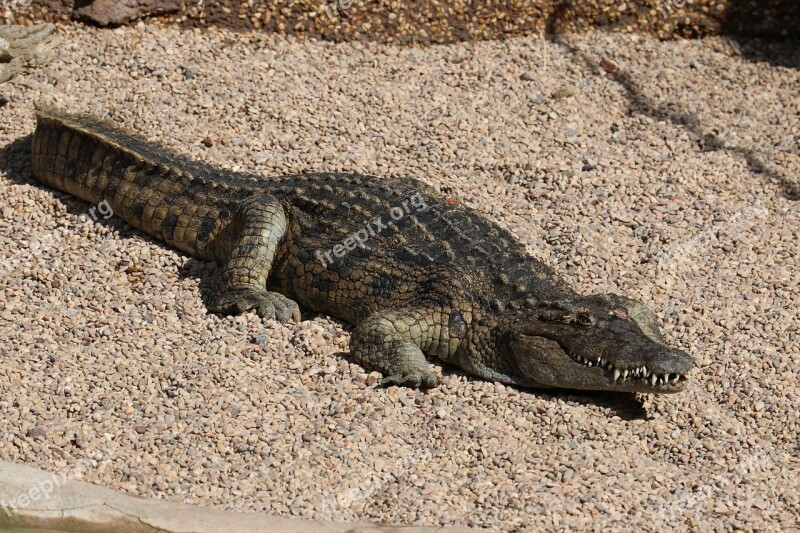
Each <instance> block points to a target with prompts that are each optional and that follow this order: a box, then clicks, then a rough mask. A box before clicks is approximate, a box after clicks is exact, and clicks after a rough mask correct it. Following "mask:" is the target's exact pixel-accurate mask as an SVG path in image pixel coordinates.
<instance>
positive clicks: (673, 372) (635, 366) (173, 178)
mask: <svg viewBox="0 0 800 533" xmlns="http://www.w3.org/2000/svg"><path fill="white" fill-rule="evenodd" d="M36 117H37V128H36V131H35V133H34V136H33V145H32V161H33V170H34V174H35V175H36V177H37V178H38V179H39V180H40V181H41V182H43V183H45V184H47V185H49V186H51V187H55V188H57V189H61V190H63V191H66V192H69V193H71V194H74V195H75V196H78V197H80V198H82V199H84V200H86V201H88V202H93V203H99V202H102V201H106V202H108V204H109V205H110V206H111V208H112V209H113V210H114V213H115V214H117V215H119V216H120V217H121V218H123V219H124V220H126V221H127V222H128V223H130V224H131V225H133V226H135V227H137V228H140V229H141V230H143V231H144V232H146V233H148V234H150V235H152V236H153V237H155V238H157V239H159V240H161V241H163V242H165V243H167V244H169V245H171V246H174V247H175V248H178V249H180V250H183V251H184V252H187V253H189V254H191V255H194V256H196V257H199V258H202V259H207V260H214V261H217V262H219V263H220V264H221V265H222V267H221V272H220V283H219V285H218V286H217V288H216V290H215V293H214V296H213V298H212V302H211V305H210V308H211V310H212V311H214V312H221V313H244V312H247V311H250V310H255V311H256V312H257V313H258V315H259V316H262V317H270V318H271V317H275V318H277V319H278V320H281V321H286V320H288V319H289V318H293V319H294V320H299V319H300V310H299V306H298V304H300V305H302V306H304V307H306V308H308V309H310V310H313V311H316V312H319V313H327V314H330V315H333V316H335V317H337V318H340V319H342V320H345V321H347V322H350V323H352V324H353V325H355V326H356V327H355V329H354V331H353V334H352V338H351V341H350V350H351V353H352V355H353V358H354V359H355V360H356V361H358V362H359V363H360V364H362V365H363V366H364V367H366V368H369V369H372V370H377V371H380V372H381V373H383V375H384V382H385V383H387V384H404V385H409V386H416V387H432V386H435V385H436V384H437V382H438V379H439V378H438V376H437V374H436V373H434V372H433V371H432V370H431V369H430V367H429V364H428V361H427V359H426V357H425V356H426V355H427V356H435V357H438V358H439V359H441V360H443V361H445V362H448V363H451V364H455V365H457V366H459V367H461V368H462V369H463V370H465V371H466V372H469V373H470V374H473V375H475V376H479V377H482V378H486V379H492V380H497V381H501V382H503V383H510V384H515V385H520V386H527V387H548V388H549V387H561V388H571V389H589V390H614V391H639V392H676V391H678V390H681V389H682V388H683V384H684V381H685V378H686V373H687V372H688V371H689V370H690V369H691V367H692V366H693V365H694V362H693V360H692V359H691V357H689V356H688V355H687V354H685V353H684V352H682V351H680V350H677V349H673V348H669V347H667V346H666V345H665V344H664V342H663V339H662V338H661V335H660V333H659V332H658V329H657V327H656V325H655V316H654V315H653V313H652V311H650V310H649V309H647V308H646V307H645V306H644V305H643V304H641V303H640V302H637V301H635V300H631V299H628V298H624V297H621V296H617V295H596V296H589V297H586V296H581V295H578V294H577V293H575V292H574V291H573V290H571V289H570V288H569V287H568V286H567V285H566V283H564V282H563V281H562V280H561V279H560V278H559V277H558V276H557V275H556V274H555V272H553V270H552V269H550V268H549V267H548V266H547V265H545V264H543V263H542V262H540V261H537V260H536V259H534V258H532V257H530V256H529V255H528V254H527V253H526V252H525V250H524V248H523V246H522V245H521V244H520V243H519V242H518V241H516V240H515V239H514V237H513V236H512V235H511V234H510V233H509V232H508V231H506V230H504V229H502V228H500V227H499V226H498V225H496V224H494V223H493V222H490V221H488V220H486V219H484V218H482V217H481V216H479V215H478V214H477V213H475V212H474V211H472V210H470V209H467V208H464V207H462V206H460V205H458V203H457V202H455V201H453V200H452V199H449V198H443V197H441V196H440V195H439V194H437V193H436V191H435V190H434V189H432V188H431V187H429V186H427V185H425V184H423V183H422V182H419V181H417V180H413V179H397V180H392V181H388V180H382V179H380V178H377V177H374V176H362V175H357V174H305V175H294V176H279V177H273V178H261V177H257V176H254V175H249V174H243V173H235V172H230V171H225V170H219V169H215V168H212V167H210V166H207V165H203V164H200V163H197V162H194V161H191V160H189V159H187V158H184V157H181V156H178V155H175V154H173V153H171V152H169V151H167V150H165V149H163V148H161V147H159V146H156V145H153V144H150V143H146V142H144V141H141V140H139V139H136V138H135V137H133V136H131V135H130V134H128V133H126V132H124V131H122V130H119V129H115V128H114V127H113V126H111V125H108V124H105V123H103V122H101V121H99V120H97V119H93V118H91V117H87V116H76V115H69V114H67V113H64V112H62V111H60V110H57V109H54V108H51V107H47V106H43V105H37V108H36Z"/></svg>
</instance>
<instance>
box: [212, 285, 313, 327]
mask: <svg viewBox="0 0 800 533" xmlns="http://www.w3.org/2000/svg"><path fill="white" fill-rule="evenodd" d="M209 308H210V309H211V311H213V312H215V313H222V314H226V315H240V314H243V313H246V312H248V311H253V310H254V311H255V312H256V314H257V315H258V316H259V317H261V318H267V319H269V318H275V319H276V320H278V321H279V322H280V323H282V324H284V323H286V322H288V321H289V319H290V318H291V319H292V320H294V321H295V322H300V307H299V306H298V305H297V303H296V302H295V301H294V300H290V299H289V298H287V297H286V296H284V295H282V294H280V293H277V292H269V291H263V292H261V291H254V290H233V291H228V292H224V293H222V294H220V295H219V296H217V297H216V298H214V300H213V302H212V303H211V305H210V306H209Z"/></svg>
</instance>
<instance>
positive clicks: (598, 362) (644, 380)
mask: <svg viewBox="0 0 800 533" xmlns="http://www.w3.org/2000/svg"><path fill="white" fill-rule="evenodd" d="M570 357H571V358H572V359H573V360H575V361H576V362H578V363H580V364H582V365H584V366H588V367H590V368H591V367H599V368H600V369H602V370H604V371H605V373H606V375H608V376H609V377H610V378H611V379H612V380H613V381H614V382H615V383H617V382H619V381H627V380H630V381H631V382H634V383H635V382H638V383H641V384H643V385H646V386H648V387H659V386H666V385H672V386H673V387H676V386H682V385H683V383H684V382H686V381H687V380H688V379H689V377H688V375H687V374H681V373H674V372H673V373H663V374H656V373H655V372H653V371H651V370H650V369H648V368H647V366H645V365H642V366H639V367H634V368H627V369H622V368H617V367H615V366H614V365H613V364H612V363H611V362H609V361H606V360H605V359H603V358H602V357H597V358H596V359H593V360H590V359H586V358H584V357H581V356H580V355H572V354H570Z"/></svg>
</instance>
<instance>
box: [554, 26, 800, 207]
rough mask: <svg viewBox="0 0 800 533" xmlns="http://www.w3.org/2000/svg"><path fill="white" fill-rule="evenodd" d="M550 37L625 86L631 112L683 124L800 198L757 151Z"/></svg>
mask: <svg viewBox="0 0 800 533" xmlns="http://www.w3.org/2000/svg"><path fill="white" fill-rule="evenodd" d="M549 39H550V40H551V41H552V42H554V43H556V44H557V45H559V46H561V47H562V48H564V49H565V50H566V51H568V52H569V53H570V54H572V55H573V56H574V57H578V58H580V60H581V61H582V62H583V63H584V65H586V67H587V68H589V69H590V70H591V71H592V72H601V71H605V72H606V73H607V74H608V75H609V77H611V79H613V80H614V81H615V82H616V83H617V84H618V85H620V86H621V87H622V88H623V89H624V91H625V94H626V97H627V99H628V102H629V104H630V106H629V113H630V114H631V115H633V114H637V113H640V114H643V115H646V116H648V117H651V118H653V119H654V120H668V121H670V122H671V123H672V124H674V125H675V126H678V127H681V128H683V129H685V130H686V131H687V132H689V134H690V135H691V136H692V138H693V139H694V141H695V143H696V144H697V147H698V149H699V150H700V151H704V152H710V151H718V150H722V151H725V152H728V153H730V154H735V155H738V156H739V157H741V158H743V159H744V161H745V162H746V163H747V168H748V169H749V170H750V172H751V173H752V174H753V175H754V176H761V177H762V179H764V180H765V181H769V182H772V183H774V184H775V185H777V186H778V187H779V189H780V191H781V194H783V196H784V197H786V198H787V199H789V200H800V182H796V181H793V180H791V179H790V178H787V177H786V176H782V175H781V174H779V173H778V172H777V171H775V170H772V169H770V168H768V167H767V164H766V163H765V162H764V160H763V159H762V157H761V155H760V154H759V153H758V152H756V151H755V150H753V149H751V148H742V147H739V146H731V145H728V144H727V143H726V142H725V140H724V139H721V138H720V137H719V136H717V134H715V133H712V132H709V131H705V128H704V127H703V124H702V123H701V122H700V120H699V119H698V118H697V117H696V116H694V115H692V114H691V113H689V112H688V111H684V110H682V109H670V108H669V107H667V106H666V105H663V104H659V103H658V102H657V101H656V100H654V99H653V98H650V97H649V96H647V95H646V94H644V91H643V90H642V88H641V87H640V86H639V84H638V83H637V82H636V80H634V79H632V78H631V77H630V76H629V75H628V74H627V73H626V72H624V71H621V70H619V69H618V68H616V66H614V65H611V64H608V65H603V64H601V63H602V60H601V63H598V62H596V61H594V60H593V59H592V58H590V57H588V56H587V55H586V54H584V53H583V52H582V51H580V50H578V49H577V48H576V47H574V46H573V45H572V44H570V43H569V41H567V40H566V39H565V38H564V37H563V36H562V35H559V34H550V35H549Z"/></svg>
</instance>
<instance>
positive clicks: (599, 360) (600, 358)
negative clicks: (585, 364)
mask: <svg viewBox="0 0 800 533" xmlns="http://www.w3.org/2000/svg"><path fill="white" fill-rule="evenodd" d="M602 361H603V358H602V357H598V358H597V361H595V362H596V363H597V364H598V365H599V364H600V363H601V362H602Z"/></svg>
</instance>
